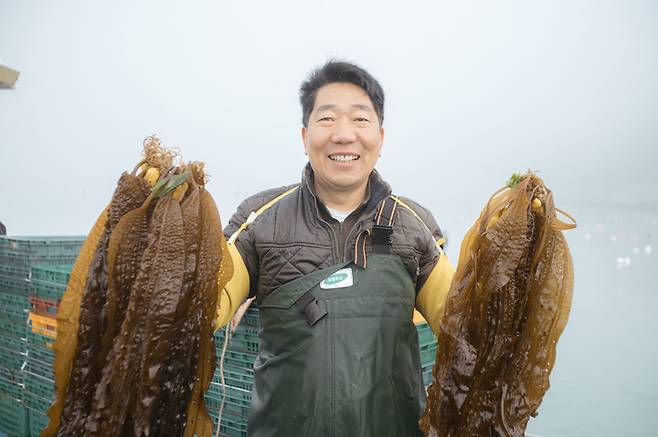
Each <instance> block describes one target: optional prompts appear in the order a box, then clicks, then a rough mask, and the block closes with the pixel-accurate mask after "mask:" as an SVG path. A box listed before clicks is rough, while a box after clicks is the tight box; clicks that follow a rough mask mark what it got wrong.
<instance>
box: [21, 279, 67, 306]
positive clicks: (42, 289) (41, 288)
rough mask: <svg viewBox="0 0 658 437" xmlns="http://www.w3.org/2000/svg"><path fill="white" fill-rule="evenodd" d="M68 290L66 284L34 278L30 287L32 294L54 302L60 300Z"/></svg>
mask: <svg viewBox="0 0 658 437" xmlns="http://www.w3.org/2000/svg"><path fill="white" fill-rule="evenodd" d="M65 290H66V284H56V283H54V282H49V281H43V280H40V279H33V280H32V283H31V288H30V295H31V296H34V297H38V298H39V299H46V300H50V301H53V302H59V301H60V300H61V299H62V296H63V295H64V291H65Z"/></svg>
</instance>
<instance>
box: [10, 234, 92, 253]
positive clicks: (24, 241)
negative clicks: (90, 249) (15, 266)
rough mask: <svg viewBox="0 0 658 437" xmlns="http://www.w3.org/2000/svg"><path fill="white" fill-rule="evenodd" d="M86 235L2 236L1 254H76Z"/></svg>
mask: <svg viewBox="0 0 658 437" xmlns="http://www.w3.org/2000/svg"><path fill="white" fill-rule="evenodd" d="M83 242H84V237H79V236H74V237H59V236H57V237H36V236H34V237H33V236H25V237H23V236H21V237H7V236H0V254H2V255H32V256H63V255H68V256H75V255H77V254H78V252H79V251H80V247H82V243H83Z"/></svg>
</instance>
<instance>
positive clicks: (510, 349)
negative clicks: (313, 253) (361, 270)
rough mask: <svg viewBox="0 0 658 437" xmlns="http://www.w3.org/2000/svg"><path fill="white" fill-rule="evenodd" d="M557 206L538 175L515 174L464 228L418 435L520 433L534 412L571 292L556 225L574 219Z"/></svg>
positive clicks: (565, 253)
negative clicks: (560, 213) (560, 214)
mask: <svg viewBox="0 0 658 437" xmlns="http://www.w3.org/2000/svg"><path fill="white" fill-rule="evenodd" d="M558 211H559V210H558V209H557V208H555V206H554V201H553V195H552V193H551V191H550V190H548V189H547V188H546V187H545V185H544V182H543V181H542V180H541V179H540V178H539V177H537V176H536V175H534V174H532V173H528V174H525V175H523V176H518V175H516V176H515V177H512V178H510V181H509V182H508V184H507V186H506V187H503V188H502V189H500V190H498V191H497V192H496V193H494V195H493V196H492V197H491V198H490V200H489V201H488V202H487V205H486V206H485V208H484V209H483V211H482V213H481V214H480V217H479V218H478V220H477V221H476V222H475V224H474V225H473V226H472V227H471V228H470V229H469V231H468V232H467V233H466V236H465V237H464V240H463V242H462V246H461V250H460V256H459V263H458V268H457V272H456V274H455V276H454V277H453V280H452V283H451V287H450V291H449V294H448V297H447V301H446V309H445V313H444V317H443V319H442V322H441V326H440V332H439V336H438V341H439V349H438V351H437V356H436V363H435V366H434V369H433V372H432V373H433V375H432V384H431V385H430V387H429V388H428V401H427V405H426V408H425V413H424V415H423V417H422V418H421V420H420V422H419V424H420V427H421V429H422V430H423V432H424V433H425V434H426V435H431V436H434V435H439V436H476V435H477V436H480V435H482V436H484V435H486V436H489V435H494V436H495V435H500V436H522V435H524V432H525V428H526V426H527V423H528V420H529V418H530V416H534V415H536V414H537V410H538V408H539V405H540V404H541V400H542V398H543V396H544V393H545V392H546V390H548V387H549V375H550V372H551V370H552V368H553V365H554V363H555V347H556V344H557V340H558V338H559V337H560V335H561V333H562V331H563V329H564V327H565V325H566V322H567V318H568V314H569V309H570V305H571V293H572V290H573V265H572V264H573V263H572V259H571V255H570V253H569V248H568V246H567V243H566V240H565V239H564V236H563V235H562V231H563V230H566V229H570V228H573V227H575V224H574V225H572V224H567V223H565V222H562V221H560V220H559V219H558V218H557V215H556V213H557V212H558ZM567 216H568V215H567ZM569 217H570V216H569ZM570 218H571V217H570Z"/></svg>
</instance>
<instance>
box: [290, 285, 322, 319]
mask: <svg viewBox="0 0 658 437" xmlns="http://www.w3.org/2000/svg"><path fill="white" fill-rule="evenodd" d="M295 306H297V308H299V312H300V313H302V314H304V316H306V322H307V323H308V326H313V325H315V324H316V323H318V322H319V321H320V320H321V319H322V318H323V317H324V316H326V315H327V314H328V313H327V310H326V309H325V308H322V307H321V306H320V305H319V304H318V300H317V299H316V298H315V296H313V293H312V292H311V290H308V291H307V292H306V293H304V294H302V295H301V296H300V297H299V299H297V301H295Z"/></svg>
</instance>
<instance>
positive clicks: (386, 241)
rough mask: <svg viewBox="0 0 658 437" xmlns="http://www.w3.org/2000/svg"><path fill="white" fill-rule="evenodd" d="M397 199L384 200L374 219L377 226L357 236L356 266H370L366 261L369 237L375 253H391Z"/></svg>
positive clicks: (355, 243)
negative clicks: (367, 239)
mask: <svg viewBox="0 0 658 437" xmlns="http://www.w3.org/2000/svg"><path fill="white" fill-rule="evenodd" d="M396 198H397V197H396V196H391V197H387V198H385V199H384V200H382V202H381V204H380V205H379V208H377V213H376V214H375V218H374V221H375V224H374V225H373V227H372V229H367V230H365V231H363V232H361V233H360V234H359V235H357V237H356V241H355V242H354V264H356V265H358V266H360V267H362V268H364V269H365V268H366V266H367V265H368V260H367V259H366V237H367V236H368V235H371V236H372V252H373V253H384V254H387V253H391V246H392V245H393V240H392V236H393V225H394V223H395V212H396V209H397V206H398V203H397V202H396V201H395V199H396Z"/></svg>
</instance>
